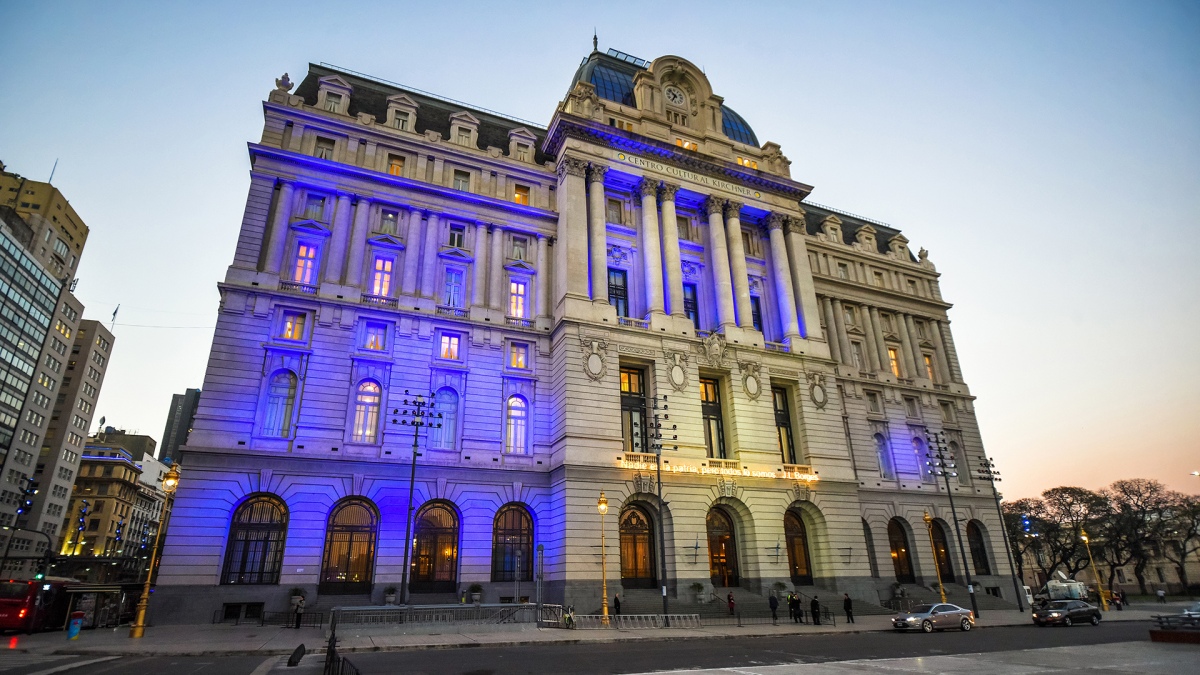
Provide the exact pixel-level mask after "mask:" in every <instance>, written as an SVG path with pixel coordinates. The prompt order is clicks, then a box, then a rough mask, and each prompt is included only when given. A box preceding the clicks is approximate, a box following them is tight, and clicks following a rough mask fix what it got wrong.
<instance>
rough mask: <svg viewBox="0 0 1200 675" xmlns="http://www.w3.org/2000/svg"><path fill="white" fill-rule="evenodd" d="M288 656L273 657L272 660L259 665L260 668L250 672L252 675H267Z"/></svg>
mask: <svg viewBox="0 0 1200 675" xmlns="http://www.w3.org/2000/svg"><path fill="white" fill-rule="evenodd" d="M286 658H287V657H286V656H272V657H271V658H269V659H267V660H266V661H263V662H262V663H260V664H258V667H257V668H255V669H254V670H252V671H250V675H267V673H269V672H271V669H272V668H274V667H275V665H276V664H278V663H282V662H283V661H284V659H286Z"/></svg>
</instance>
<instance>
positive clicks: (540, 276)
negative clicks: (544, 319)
mask: <svg viewBox="0 0 1200 675" xmlns="http://www.w3.org/2000/svg"><path fill="white" fill-rule="evenodd" d="M548 246H549V242H548V241H547V240H546V236H545V235H542V234H539V235H538V236H537V316H546V315H547V314H549V313H550V309H549V308H550V302H549V301H550V298H549V296H550V290H549V289H550V267H549V266H548V265H547V263H546V259H547V258H548V257H549V251H548V250H547V248H548Z"/></svg>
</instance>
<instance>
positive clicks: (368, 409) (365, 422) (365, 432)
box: [351, 380, 383, 443]
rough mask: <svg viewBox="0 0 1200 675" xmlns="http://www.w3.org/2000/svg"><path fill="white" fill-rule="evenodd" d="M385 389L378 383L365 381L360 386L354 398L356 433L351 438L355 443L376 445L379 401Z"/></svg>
mask: <svg viewBox="0 0 1200 675" xmlns="http://www.w3.org/2000/svg"><path fill="white" fill-rule="evenodd" d="M382 395H383V389H382V388H381V387H380V386H379V384H378V383H377V382H373V381H371V380H364V381H363V382H362V384H360V385H358V394H357V395H356V396H355V397H354V433H353V434H352V436H351V438H352V439H353V440H354V442H355V443H374V442H375V439H376V437H377V436H378V433H379V432H378V430H379V401H380V399H381V398H382Z"/></svg>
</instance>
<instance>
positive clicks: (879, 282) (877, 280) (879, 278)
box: [874, 271, 884, 288]
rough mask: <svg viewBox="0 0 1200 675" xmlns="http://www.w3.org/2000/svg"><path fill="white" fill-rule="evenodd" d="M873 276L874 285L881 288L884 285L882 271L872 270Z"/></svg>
mask: <svg viewBox="0 0 1200 675" xmlns="http://www.w3.org/2000/svg"><path fill="white" fill-rule="evenodd" d="M874 277H875V285H876V286H878V287H879V288H883V286H884V282H883V272H879V271H876V272H874Z"/></svg>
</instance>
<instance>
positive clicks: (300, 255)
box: [292, 244, 317, 285]
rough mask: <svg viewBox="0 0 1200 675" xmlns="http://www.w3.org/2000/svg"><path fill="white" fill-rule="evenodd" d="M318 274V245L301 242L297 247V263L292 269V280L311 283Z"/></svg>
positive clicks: (306, 283) (299, 282)
mask: <svg viewBox="0 0 1200 675" xmlns="http://www.w3.org/2000/svg"><path fill="white" fill-rule="evenodd" d="M316 276H317V247H316V246H313V245H312V244H300V245H299V246H297V247H296V265H295V267H294V268H293V269H292V281H294V282H296V283H298V284H305V285H311V284H312V283H313V280H314V279H316Z"/></svg>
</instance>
